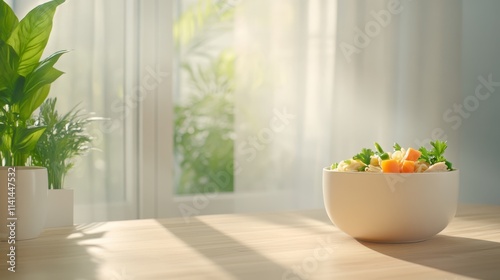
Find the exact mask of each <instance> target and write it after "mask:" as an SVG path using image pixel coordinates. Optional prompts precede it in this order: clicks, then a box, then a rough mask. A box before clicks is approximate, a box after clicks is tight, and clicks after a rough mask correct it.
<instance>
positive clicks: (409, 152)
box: [331, 140, 453, 173]
mask: <svg viewBox="0 0 500 280" xmlns="http://www.w3.org/2000/svg"><path fill="white" fill-rule="evenodd" d="M430 144H431V146H432V148H431V149H430V150H428V149H427V148H426V147H424V146H422V147H420V148H419V149H418V150H417V149H414V148H411V147H410V148H408V149H405V148H402V147H401V146H400V145H399V144H398V143H394V146H393V148H394V151H392V152H386V151H384V149H382V147H381V146H380V145H379V144H378V143H376V142H375V148H376V150H375V151H373V150H371V149H366V148H363V149H362V150H361V152H360V153H358V154H356V155H354V156H353V157H352V158H350V159H347V160H343V161H341V162H339V163H334V164H332V166H331V169H332V170H334V171H341V172H358V171H360V172H375V173H415V172H416V173H420V172H444V171H451V170H453V167H452V163H451V162H449V161H448V160H447V159H446V158H445V157H444V152H445V150H446V148H447V147H448V146H447V144H446V142H445V141H440V140H436V141H434V142H433V141H431V142H430Z"/></svg>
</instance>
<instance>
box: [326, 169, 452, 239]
mask: <svg viewBox="0 0 500 280" xmlns="http://www.w3.org/2000/svg"><path fill="white" fill-rule="evenodd" d="M458 187H459V172H458V170H454V171H449V172H435V173H406V174H404V173H369V172H337V171H332V170H330V168H325V169H323V198H324V202H325V208H326V212H327V213H328V216H329V217H330V220H331V221H332V222H333V223H334V224H335V225H336V226H337V227H338V228H339V229H340V230H342V231H343V232H345V233H347V234H348V235H350V236H352V237H354V238H356V239H359V240H364V241H371V242H384V243H405V242H417V241H422V240H426V239H429V238H431V237H432V236H434V235H436V234H438V233H439V232H441V231H442V230H443V229H444V228H445V227H446V226H447V225H448V224H449V223H450V221H451V220H452V219H453V217H454V216H455V213H456V209H457V201H458Z"/></svg>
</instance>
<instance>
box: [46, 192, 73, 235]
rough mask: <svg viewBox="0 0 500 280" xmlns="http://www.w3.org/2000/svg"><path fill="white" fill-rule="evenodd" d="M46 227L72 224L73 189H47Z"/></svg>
mask: <svg viewBox="0 0 500 280" xmlns="http://www.w3.org/2000/svg"><path fill="white" fill-rule="evenodd" d="M47 198H48V200H47V201H48V207H47V222H46V224H45V227H46V228H53V227H66V226H72V225H73V190H67V189H61V190H48V196H47Z"/></svg>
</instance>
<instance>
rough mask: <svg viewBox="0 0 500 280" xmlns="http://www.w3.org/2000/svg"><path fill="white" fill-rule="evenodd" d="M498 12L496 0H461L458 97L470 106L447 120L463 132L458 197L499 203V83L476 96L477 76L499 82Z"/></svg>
mask: <svg viewBox="0 0 500 280" xmlns="http://www.w3.org/2000/svg"><path fill="white" fill-rule="evenodd" d="M499 12H500V1H497V0H480V1H471V0H465V1H463V38H462V42H463V46H462V47H463V48H462V58H463V59H462V63H463V64H462V69H463V71H462V73H463V74H462V88H463V93H462V97H463V101H466V102H467V103H468V105H467V106H468V107H465V108H464V110H465V113H464V117H460V119H461V121H462V123H461V124H459V121H458V118H455V119H456V120H455V121H453V122H452V123H451V124H453V125H455V127H456V129H458V130H459V133H460V135H461V144H460V147H461V154H460V161H459V165H458V166H457V167H458V168H459V169H460V170H461V190H460V191H461V194H460V198H461V201H463V202H468V203H494V204H500V86H495V87H493V89H494V92H492V93H491V94H490V95H489V97H484V98H483V99H484V100H479V99H478V98H477V97H474V96H475V90H476V88H477V87H478V86H479V85H480V84H481V83H480V82H479V81H478V76H482V77H484V78H486V79H487V78H488V76H489V75H491V77H492V80H493V81H495V82H499V85H500V17H499V16H498V14H499ZM488 92H489V91H488V90H487V89H486V88H485V87H483V88H481V89H480V93H482V94H484V95H485V96H487V95H488ZM480 96H482V95H480ZM475 101H477V103H475ZM475 107H477V108H475Z"/></svg>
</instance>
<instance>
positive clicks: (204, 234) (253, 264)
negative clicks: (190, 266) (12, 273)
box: [162, 217, 288, 279]
mask: <svg viewBox="0 0 500 280" xmlns="http://www.w3.org/2000/svg"><path fill="white" fill-rule="evenodd" d="M162 225H163V226H164V227H165V229H166V230H168V231H169V232H171V233H172V234H174V235H175V236H176V237H177V238H179V239H180V240H182V241H183V242H184V243H185V244H186V245H188V246H190V247H191V248H193V249H195V250H196V251H198V252H199V253H200V254H202V255H203V256H204V257H205V258H206V259H208V260H210V261H211V262H213V263H214V264H215V265H217V266H218V267H220V268H221V269H223V270H224V271H225V272H227V273H228V274H229V275H231V276H233V277H234V279H258V278H256V277H257V275H260V276H262V275H266V277H267V278H268V279H281V278H282V275H283V273H284V272H285V271H286V270H287V269H288V268H285V267H283V266H282V265H280V264H278V263H276V262H274V261H273V260H272V259H269V258H268V257H266V256H264V255H262V254H261V253H259V252H258V251H256V250H254V249H253V248H251V247H249V246H247V245H245V244H243V243H241V242H239V241H238V240H236V239H234V238H232V237H230V236H228V235H226V234H224V233H223V232H221V231H219V230H217V229H215V228H213V227H212V226H210V225H208V224H206V223H204V222H203V221H201V220H199V219H197V218H196V217H193V218H191V220H190V222H189V225H188V224H186V226H176V227H167V226H166V225H164V224H162Z"/></svg>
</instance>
